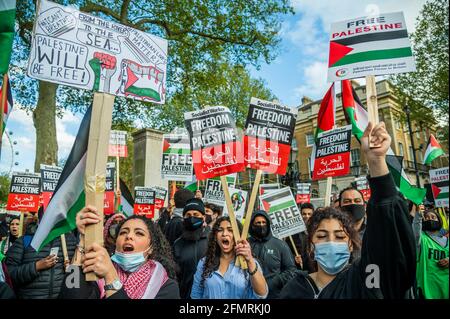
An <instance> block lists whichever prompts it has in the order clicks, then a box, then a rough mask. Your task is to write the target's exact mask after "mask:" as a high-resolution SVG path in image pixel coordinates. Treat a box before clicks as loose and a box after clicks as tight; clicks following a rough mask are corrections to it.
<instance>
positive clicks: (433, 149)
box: [423, 134, 444, 165]
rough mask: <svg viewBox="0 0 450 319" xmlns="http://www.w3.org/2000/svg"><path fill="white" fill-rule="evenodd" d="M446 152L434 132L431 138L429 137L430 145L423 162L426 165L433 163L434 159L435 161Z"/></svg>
mask: <svg viewBox="0 0 450 319" xmlns="http://www.w3.org/2000/svg"><path fill="white" fill-rule="evenodd" d="M443 154H444V150H443V149H442V147H441V146H440V145H439V143H438V141H437V140H436V138H435V137H434V136H433V134H431V135H430V138H429V139H428V146H427V150H426V151H425V156H424V158H425V159H424V161H423V163H424V164H425V165H429V164H431V162H432V161H434V160H435V159H436V158H438V157H439V156H441V155H443Z"/></svg>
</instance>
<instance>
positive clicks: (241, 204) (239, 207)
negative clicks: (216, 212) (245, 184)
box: [222, 187, 248, 221]
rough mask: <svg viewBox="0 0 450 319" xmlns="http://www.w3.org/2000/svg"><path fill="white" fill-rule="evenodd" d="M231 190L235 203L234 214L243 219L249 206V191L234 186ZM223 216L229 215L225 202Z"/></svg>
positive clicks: (232, 199) (240, 219) (232, 200)
mask: <svg viewBox="0 0 450 319" xmlns="http://www.w3.org/2000/svg"><path fill="white" fill-rule="evenodd" d="M228 189H229V191H230V197H231V202H232V203H233V209H234V214H235V215H236V219H237V220H239V221H242V219H243V218H244V216H245V208H246V206H247V198H248V197H247V196H248V193H247V191H244V190H241V189H236V188H234V187H230V188H228ZM222 215H223V216H228V208H227V205H225V204H223V212H222Z"/></svg>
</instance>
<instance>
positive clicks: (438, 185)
mask: <svg viewBox="0 0 450 319" xmlns="http://www.w3.org/2000/svg"><path fill="white" fill-rule="evenodd" d="M448 177H449V176H448V166H447V167H444V168H438V169H430V183H431V190H432V191H433V197H434V203H435V206H436V207H449V205H448V201H449V199H448V196H449V193H448V184H449V180H448Z"/></svg>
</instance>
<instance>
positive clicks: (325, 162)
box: [312, 125, 352, 180]
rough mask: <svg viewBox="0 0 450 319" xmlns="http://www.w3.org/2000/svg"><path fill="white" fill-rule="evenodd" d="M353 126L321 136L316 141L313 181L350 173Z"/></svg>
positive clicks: (327, 132)
mask: <svg viewBox="0 0 450 319" xmlns="http://www.w3.org/2000/svg"><path fill="white" fill-rule="evenodd" d="M351 132H352V128H351V125H347V126H344V127H341V128H337V129H334V130H330V131H326V132H323V133H321V134H319V136H318V138H317V141H316V152H315V159H314V170H313V176H312V179H313V180H317V179H321V178H325V177H335V176H343V175H347V174H348V173H349V172H350V141H351Z"/></svg>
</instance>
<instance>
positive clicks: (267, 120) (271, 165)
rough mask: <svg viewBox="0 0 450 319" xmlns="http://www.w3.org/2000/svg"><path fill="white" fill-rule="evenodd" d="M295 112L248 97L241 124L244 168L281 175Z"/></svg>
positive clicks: (283, 170) (279, 105)
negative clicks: (246, 111) (243, 119)
mask: <svg viewBox="0 0 450 319" xmlns="http://www.w3.org/2000/svg"><path fill="white" fill-rule="evenodd" d="M296 118H297V110H296V109H294V108H290V107H287V106H283V105H281V104H279V103H274V102H269V101H264V100H260V99H257V98H254V97H252V99H251V100H250V108H249V111H248V116H247V121H246V122H245V136H244V160H245V165H246V166H248V167H250V168H253V169H260V170H263V171H265V172H267V173H270V174H278V175H285V174H286V168H287V163H288V159H289V153H290V151H291V142H292V137H293V135H294V134H293V133H294V127H295V120H296Z"/></svg>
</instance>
